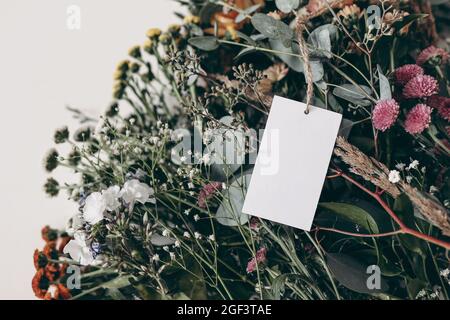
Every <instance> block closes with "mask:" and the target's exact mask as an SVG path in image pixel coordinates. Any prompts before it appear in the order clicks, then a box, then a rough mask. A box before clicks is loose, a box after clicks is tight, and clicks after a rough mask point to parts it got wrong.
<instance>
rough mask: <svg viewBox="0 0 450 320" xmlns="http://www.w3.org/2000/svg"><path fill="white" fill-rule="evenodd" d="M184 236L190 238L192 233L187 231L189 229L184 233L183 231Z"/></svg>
mask: <svg viewBox="0 0 450 320" xmlns="http://www.w3.org/2000/svg"><path fill="white" fill-rule="evenodd" d="M183 236H184V237H185V238H188V239H189V238H190V237H191V235H190V234H189V232H187V231H185V232H184V233H183Z"/></svg>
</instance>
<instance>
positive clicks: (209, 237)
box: [208, 234, 216, 241]
mask: <svg viewBox="0 0 450 320" xmlns="http://www.w3.org/2000/svg"><path fill="white" fill-rule="evenodd" d="M208 239H209V240H210V241H216V237H215V236H214V235H213V234H210V235H209V236H208Z"/></svg>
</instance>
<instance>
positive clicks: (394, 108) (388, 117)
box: [372, 99, 400, 131]
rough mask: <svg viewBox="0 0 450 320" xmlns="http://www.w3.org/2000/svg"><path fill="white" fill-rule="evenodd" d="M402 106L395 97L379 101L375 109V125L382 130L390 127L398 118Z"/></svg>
mask: <svg viewBox="0 0 450 320" xmlns="http://www.w3.org/2000/svg"><path fill="white" fill-rule="evenodd" d="M399 112H400V106H399V105H398V103H397V102H396V101H395V100H394V99H388V100H382V101H379V102H378V103H377V104H376V105H375V108H374V109H373V114H372V121H373V126H374V127H375V128H376V129H378V130H381V131H386V130H387V129H389V128H390V127H391V126H392V125H393V124H394V123H395V120H397V117H398V114H399Z"/></svg>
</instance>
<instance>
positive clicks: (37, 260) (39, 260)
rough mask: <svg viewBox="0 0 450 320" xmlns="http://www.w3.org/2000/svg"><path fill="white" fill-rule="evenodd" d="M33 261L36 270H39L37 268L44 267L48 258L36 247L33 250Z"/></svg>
mask: <svg viewBox="0 0 450 320" xmlns="http://www.w3.org/2000/svg"><path fill="white" fill-rule="evenodd" d="M33 262H34V267H35V268H36V270H39V269H42V268H45V266H46V265H47V262H48V259H47V256H46V255H45V254H44V253H43V252H42V251H39V250H38V249H36V250H34V255H33Z"/></svg>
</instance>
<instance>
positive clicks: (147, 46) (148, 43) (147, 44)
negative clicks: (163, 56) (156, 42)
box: [142, 39, 153, 52]
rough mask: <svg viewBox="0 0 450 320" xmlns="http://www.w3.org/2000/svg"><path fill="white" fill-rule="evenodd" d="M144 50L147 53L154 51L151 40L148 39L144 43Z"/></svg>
mask: <svg viewBox="0 0 450 320" xmlns="http://www.w3.org/2000/svg"><path fill="white" fill-rule="evenodd" d="M142 48H143V49H144V50H145V51H147V52H151V51H152V48H153V41H152V40H150V39H147V40H146V41H145V42H144V44H143V46H142Z"/></svg>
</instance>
